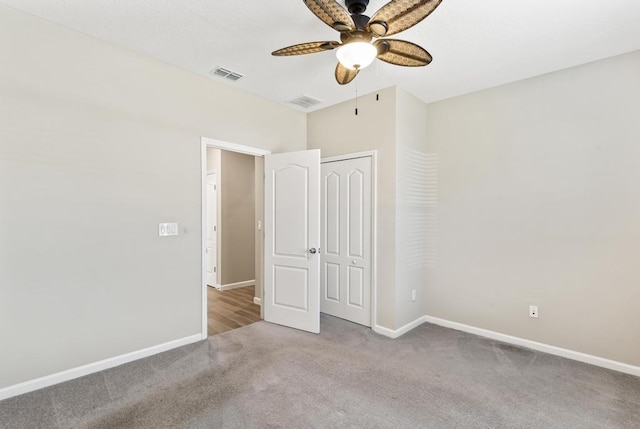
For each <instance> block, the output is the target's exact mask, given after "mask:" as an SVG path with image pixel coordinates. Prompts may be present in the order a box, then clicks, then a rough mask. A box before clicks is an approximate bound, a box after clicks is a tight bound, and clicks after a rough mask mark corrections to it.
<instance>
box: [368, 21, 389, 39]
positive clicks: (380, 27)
mask: <svg viewBox="0 0 640 429" xmlns="http://www.w3.org/2000/svg"><path fill="white" fill-rule="evenodd" d="M368 30H369V31H370V32H372V33H373V34H374V36H375V37H384V36H385V35H386V34H387V31H389V26H388V25H387V23H386V22H384V21H372V22H370V23H369V25H368Z"/></svg>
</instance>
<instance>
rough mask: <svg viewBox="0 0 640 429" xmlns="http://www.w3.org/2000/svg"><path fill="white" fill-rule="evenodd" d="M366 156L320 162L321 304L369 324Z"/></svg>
mask: <svg viewBox="0 0 640 429" xmlns="http://www.w3.org/2000/svg"><path fill="white" fill-rule="evenodd" d="M371 164H372V158H371V157H361V158H353V159H346V160H341V161H333V162H325V163H323V164H322V166H321V177H322V192H321V225H322V240H321V248H322V251H321V269H320V272H321V274H320V285H321V286H320V291H321V292H320V310H321V311H322V312H323V313H326V314H329V315H332V316H336V317H340V318H343V319H346V320H350V321H352V322H355V323H359V324H361V325H364V326H371V274H372V271H371V269H372V254H371V253H372V252H371V249H372V246H371V233H372V225H371V219H372V208H373V207H372V175H371Z"/></svg>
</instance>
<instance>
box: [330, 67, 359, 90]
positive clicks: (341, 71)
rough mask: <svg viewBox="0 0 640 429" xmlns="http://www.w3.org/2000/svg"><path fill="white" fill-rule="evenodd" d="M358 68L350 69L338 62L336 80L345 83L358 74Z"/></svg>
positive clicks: (341, 83)
mask: <svg viewBox="0 0 640 429" xmlns="http://www.w3.org/2000/svg"><path fill="white" fill-rule="evenodd" d="M359 71H360V70H351V69H348V68H346V67H345V66H343V65H342V64H340V63H338V65H337V66H336V80H337V81H338V83H339V84H340V85H346V84H348V83H349V82H351V81H352V80H353V79H355V77H356V76H358V72H359Z"/></svg>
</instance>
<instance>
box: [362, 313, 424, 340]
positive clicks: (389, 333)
mask: <svg viewBox="0 0 640 429" xmlns="http://www.w3.org/2000/svg"><path fill="white" fill-rule="evenodd" d="M426 317H427V316H421V317H418V318H417V319H416V320H414V321H413V322H409V323H407V324H406V325H404V326H402V327H400V328H398V329H396V330H393V329H389V328H385V327H384V326H380V325H376V324H374V325H373V328H372V329H373V332H375V333H377V334H380V335H384V336H385V337H389V338H398V337H399V336H401V335H404V334H406V333H407V332H409V331H410V330H412V329H413V328H415V327H417V326H420V325H422V324H423V323H424V322H426Z"/></svg>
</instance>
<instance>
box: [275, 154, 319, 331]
mask: <svg viewBox="0 0 640 429" xmlns="http://www.w3.org/2000/svg"><path fill="white" fill-rule="evenodd" d="M264 174H265V180H264V186H265V190H264V211H265V213H264V222H265V238H264V252H265V259H264V260H265V266H264V302H263V304H264V306H263V307H264V320H266V321H267V322H273V323H278V324H280V325H285V326H290V327H292V328H297V329H302V330H305V331H309V332H314V333H319V332H320V254H319V253H318V251H319V249H318V248H319V247H320V151H319V150H309V151H302V152H290V153H281V154H274V155H266V156H265V158H264Z"/></svg>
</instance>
